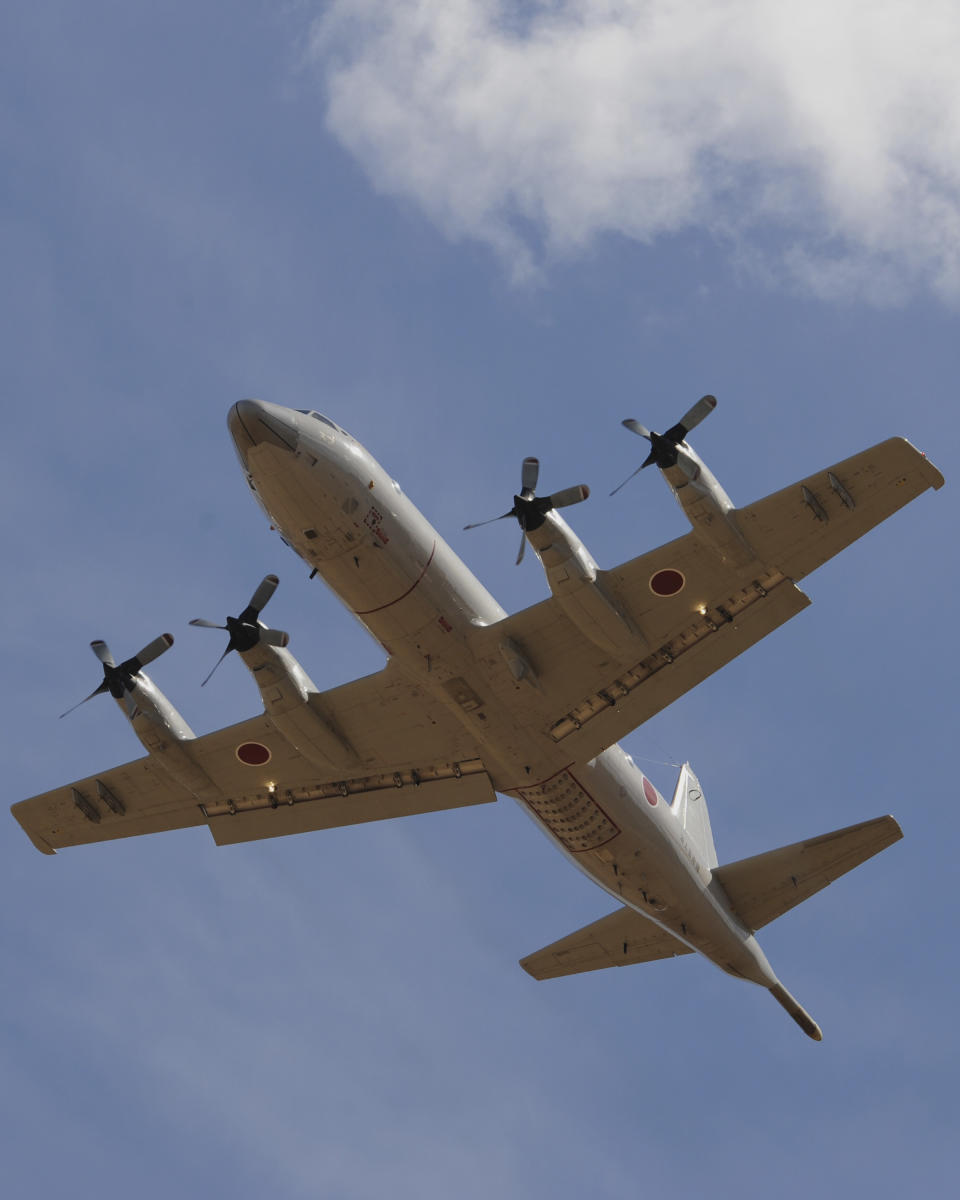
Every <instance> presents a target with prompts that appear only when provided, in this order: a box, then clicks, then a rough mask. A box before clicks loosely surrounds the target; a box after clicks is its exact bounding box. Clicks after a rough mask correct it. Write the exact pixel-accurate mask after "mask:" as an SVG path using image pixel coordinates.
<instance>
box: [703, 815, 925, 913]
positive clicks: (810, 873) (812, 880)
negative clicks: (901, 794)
mask: <svg viewBox="0 0 960 1200" xmlns="http://www.w3.org/2000/svg"><path fill="white" fill-rule="evenodd" d="M902 837H903V832H902V830H901V829H900V826H899V825H898V824H897V822H896V821H895V820H894V819H893V817H877V818H876V819H875V820H873V821H863V822H862V823H861V824H859V825H850V826H849V827H848V828H846V829H838V830H836V831H835V832H834V833H825V834H823V835H822V836H821V837H815V838H810V839H809V840H808V841H805V842H794V844H793V845H792V846H781V847H780V849H779V850H768V851H767V853H766V854H755V855H754V856H753V857H752V858H742V859H740V861H739V862H734V863H728V864H727V865H726V866H723V867H716V868H714V872H713V877H714V879H715V880H716V881H717V882H718V883H719V884H720V885H721V886H722V888H723V890H724V892H725V893H726V895H727V898H728V900H729V901H730V905H731V907H732V908H733V911H734V912H735V913H736V914H737V916H738V917H739V918H740V920H741V921H742V922H743V923H744V925H746V926H747V928H748V929H751V930H757V929H762V928H763V926H764V925H767V924H769V923H770V922H771V921H773V920H775V919H776V918H777V917H779V916H782V915H783V914H784V913H785V912H789V910H790V909H791V908H794V907H795V906H796V905H797V904H800V903H801V902H802V901H804V900H806V899H808V898H809V897H810V896H812V895H813V894H814V893H815V892H819V891H820V889H821V888H825V887H826V886H827V884H828V883H833V881H834V880H835V879H839V878H840V876H841V875H846V873H847V872H848V871H852V870H853V868H854V867H857V866H859V865H860V863H862V862H865V861H866V860H867V859H868V858H872V857H873V855H874V854H879V853H880V851H881V850H885V849H886V848H887V847H888V846H891V845H893V843H894V842H897V841H899V840H900V838H902Z"/></svg>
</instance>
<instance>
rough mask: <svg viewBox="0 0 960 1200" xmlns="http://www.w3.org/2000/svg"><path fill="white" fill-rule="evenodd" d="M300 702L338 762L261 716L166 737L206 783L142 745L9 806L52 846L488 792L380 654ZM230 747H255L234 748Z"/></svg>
mask: <svg viewBox="0 0 960 1200" xmlns="http://www.w3.org/2000/svg"><path fill="white" fill-rule="evenodd" d="M304 709H305V710H307V709H316V710H317V711H318V712H319V713H320V714H321V715H322V717H323V719H324V721H325V722H330V724H331V725H332V726H334V727H335V728H336V730H337V734H338V737H340V738H342V739H343V741H344V743H345V744H346V745H348V746H349V747H350V752H351V758H350V761H349V763H347V765H344V764H342V763H341V764H338V765H333V764H331V765H329V766H326V767H324V766H320V765H318V764H317V763H316V762H314V761H311V760H310V759H307V758H305V757H303V756H302V755H301V754H299V753H298V752H297V751H296V750H295V749H294V748H293V747H292V746H291V745H290V743H289V742H288V741H287V739H286V738H284V737H283V736H281V734H280V733H279V732H278V731H277V729H276V728H275V726H274V725H273V723H272V722H271V721H270V719H269V718H268V717H267V716H266V715H265V714H261V715H260V716H259V717H253V718H252V719H251V720H249V721H242V722H240V723H239V724H237V725H232V726H229V727H227V728H225V729H219V730H217V731H216V732H214V733H209V734H206V735H205V736H203V737H198V738H193V739H190V740H188V741H185V742H182V743H179V744H178V746H176V747H173V749H172V753H173V755H175V756H176V757H178V758H179V756H180V755H181V754H182V755H183V756H186V757H185V759H180V761H181V762H186V764H187V766H188V768H189V767H192V768H193V769H194V770H196V769H199V771H200V772H201V773H202V775H201V778H204V779H205V780H206V781H207V783H208V784H209V786H204V787H203V789H202V791H201V793H200V794H198V793H197V792H195V791H191V790H188V789H187V787H185V786H183V785H182V784H181V783H179V782H177V778H176V775H175V772H173V771H169V770H167V769H166V768H165V767H164V765H163V761H162V758H163V756H155V755H146V756H144V757H143V758H139V759H137V760H135V761H134V762H130V763H126V764H124V765H123V766H119V767H112V768H109V769H108V770H105V771H100V772H98V773H97V774H96V775H93V776H90V777H89V778H87V779H80V780H77V781H76V782H74V783H71V784H67V785H65V786H63V787H57V788H54V789H53V790H52V791H49V792H45V793H43V794H42V795H39V796H34V797H32V798H31V799H29V800H22V801H21V802H20V803H18V804H14V805H13V808H12V811H13V815H14V816H15V817H16V819H17V820H18V821H19V822H20V824H21V825H22V826H23V828H24V830H25V831H26V833H27V835H28V836H29V838H30V840H31V841H32V842H33V844H34V845H35V846H36V847H37V849H38V850H41V851H42V852H43V853H45V854H53V853H55V851H56V850H57V849H58V848H61V847H64V846H76V845H81V844H85V843H89V842H99V841H107V840H110V839H113V838H122V837H132V836H135V835H137V834H144V833H158V832H161V831H164V830H171V829H185V828H189V827H191V826H194V825H207V826H208V827H209V829H210V832H211V834H212V835H213V838H214V841H216V843H217V844H218V845H221V846H222V845H228V844H230V843H234V842H244V841H251V840H254V839H258V838H265V837H276V836H280V835H284V834H290V833H305V832H307V831H309V830H314V829H330V828H333V827H334V826H338V825H352V824H359V823H361V822H364V821H377V820H383V819H386V818H389V817H400V816H407V815H411V814H414V813H423V812H435V811H438V810H440V809H445V808H460V807H463V806H465V805H471V804H485V803H488V802H490V801H493V800H495V799H496V793H495V792H494V790H493V785H492V784H491V782H490V779H489V776H488V775H487V773H486V770H485V768H484V765H483V762H482V761H481V759H480V756H479V752H478V749H477V747H476V745H475V744H474V743H473V742H472V741H471V740H470V739H469V737H468V736H467V735H466V733H465V732H464V730H463V727H462V726H461V725H460V723H459V722H458V721H456V720H455V719H454V718H452V717H451V716H450V715H449V714H448V713H447V712H446V710H445V709H444V708H443V706H442V705H440V704H439V703H438V702H437V701H436V700H434V699H433V698H432V697H431V696H430V695H429V694H425V693H423V692H422V690H421V689H420V688H419V687H418V686H417V685H416V684H415V683H413V682H412V681H409V680H407V678H406V676H405V675H403V673H402V672H401V671H399V670H398V669H397V668H396V667H395V666H394V665H392V664H388V665H387V667H386V668H385V669H384V670H383V671H380V672H379V673H377V674H376V675H368V676H366V677H365V678H363V679H358V680H356V681H354V682H353V683H348V684H345V685H344V686H343V687H340V688H333V689H332V690H330V691H328V692H322V693H316V694H314V695H313V696H311V704H310V705H309V706H304ZM304 715H305V716H307V717H309V712H306V711H305V714H304ZM242 747H257V748H259V749H258V751H257V753H256V754H254V755H250V754H244V755H243V756H241V753H238V752H239V751H241V748H242ZM244 758H248V759H250V758H260V759H261V760H262V761H260V762H245V761H243V759H244ZM173 765H174V766H175V765H176V763H175V762H174V764H173ZM180 777H181V778H183V773H182V772H181V773H180Z"/></svg>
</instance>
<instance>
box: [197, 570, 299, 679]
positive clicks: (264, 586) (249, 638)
mask: <svg viewBox="0 0 960 1200" xmlns="http://www.w3.org/2000/svg"><path fill="white" fill-rule="evenodd" d="M279 582H280V580H279V579H278V578H277V577H276V575H265V576H264V577H263V579H262V580H261V581H260V585H259V587H258V588H257V590H256V591H255V592H254V593H253V595H252V596H251V597H250V603H249V604H248V605H247V607H246V608H245V609H244V610H243V612H242V613H241V614H240V615H239V616H238V617H227V623H226V625H218V624H217V623H216V622H215V621H205V620H203V618H202V617H195V618H194V619H193V620H192V621H191V622H190V624H191V625H196V626H198V627H199V628H200V629H223V630H225V631H226V632H227V633H229V634H230V638H229V641H228V642H227V648H226V650H224V652H223V653H222V654H221V655H220V657H219V658H218V659H217V661H216V662H215V663H214V664H213V670H212V671H211V672H210V674H209V675H208V676H207V678H206V679H205V680H204V681H203V683H202V684H201V685H200V686H201V687H204V686H205V685H206V684H207V683H208V682H209V681H210V678H211V676H212V675H213V672H214V671H215V670H216V669H217V667H219V666H220V664H221V663H222V662H223V660H224V659H225V658H226V657H227V655H228V654H229V653H230V651H231V650H239V651H240V652H241V653H242V652H243V651H245V650H252V649H253V647H254V646H256V645H257V643H258V642H262V643H263V644H264V645H265V646H286V645H287V643H288V642H289V641H290V635H289V634H288V633H284V632H283V630H282V629H268V628H267V627H266V626H265V625H261V624H260V620H259V617H260V612H261V610H262V609H263V608H265V607H266V604H267V601H268V600H269V599H270V597H271V596H272V595H273V593H274V592H275V591H276V590H277V584H278V583H279Z"/></svg>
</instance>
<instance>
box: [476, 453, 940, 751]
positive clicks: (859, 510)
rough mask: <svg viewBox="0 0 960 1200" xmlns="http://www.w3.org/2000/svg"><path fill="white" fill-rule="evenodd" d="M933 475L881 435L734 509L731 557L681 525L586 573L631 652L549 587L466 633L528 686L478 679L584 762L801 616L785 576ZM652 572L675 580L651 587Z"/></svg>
mask: <svg viewBox="0 0 960 1200" xmlns="http://www.w3.org/2000/svg"><path fill="white" fill-rule="evenodd" d="M942 484H943V477H942V476H941V474H940V472H939V471H938V470H937V469H936V467H934V466H933V465H932V464H931V463H929V462H928V461H927V459H926V458H925V457H924V456H923V455H922V454H920V453H919V451H917V450H916V449H915V448H914V447H913V446H911V445H910V443H909V442H907V441H905V440H904V439H903V438H891V439H890V440H888V441H886V442H881V443H880V444H879V445H877V446H874V447H872V448H871V449H869V450H864V451H863V452H862V453H860V454H857V455H854V456H853V457H852V458H848V459H845V460H844V461H842V462H839V463H835V464H834V465H833V466H831V467H828V468H826V469H824V470H823V471H820V472H818V473H817V474H815V475H811V476H809V477H808V478H807V479H804V480H800V481H799V482H797V483H795V484H793V485H791V486H790V487H788V488H784V489H783V490H782V491H779V492H775V493H774V494H773V495H771V496H768V497H766V498H765V499H763V500H760V501H758V502H757V503H755V504H752V505H749V506H748V507H746V508H741V509H737V510H736V511H735V514H734V515H735V518H736V520H737V522H738V525H739V528H740V530H741V533H742V534H743V535H744V537H745V539H746V540H747V542H748V543H749V546H750V549H751V550H752V552H753V553H752V555H751V554H750V553H749V552H748V551H747V550H746V549H745V552H744V555H743V556H742V558H741V560H740V561H738V562H736V563H734V562H728V561H725V560H723V559H721V557H720V556H719V554H718V553H717V552H715V551H713V550H712V549H710V548H709V547H708V546H707V545H706V544H705V543H704V542H703V541H702V540H701V539H700V538H699V537H698V536H697V534H696V532H692V533H688V534H687V535H686V536H685V537H681V538H677V539H676V540H675V541H673V542H669V543H668V544H666V545H664V546H660V547H659V548H658V549H656V550H652V551H650V552H649V553H648V554H643V555H640V557H638V558H634V559H632V560H631V561H629V562H626V563H623V564H621V565H620V566H619V567H614V568H613V569H612V570H609V571H601V572H600V573H599V575H598V581H599V582H601V583H602V585H603V586H604V588H605V589H606V591H607V593H608V594H609V595H610V596H611V597H612V598H613V600H614V601H615V603H616V604H617V605H618V606H619V607H620V609H621V611H622V612H624V613H625V614H626V615H627V616H628V617H629V618H630V620H631V621H632V622H633V624H634V625H635V626H636V627H637V629H638V630H639V631H640V633H641V634H642V638H643V642H642V643H640V644H639V645H638V648H637V651H636V657H635V658H631V659H630V660H626V659H624V658H617V657H614V656H613V655H612V654H610V653H608V652H606V651H603V650H601V649H599V648H598V647H597V646H596V645H594V644H593V643H592V642H591V641H589V639H588V638H587V637H586V636H585V635H584V634H583V633H581V632H580V630H579V629H578V628H577V627H576V626H575V625H574V624H573V623H572V622H571V621H570V620H569V618H568V617H567V616H566V614H565V613H564V611H563V608H562V607H561V605H560V603H559V601H558V600H556V599H555V598H553V597H551V598H550V599H548V600H545V601H542V602H541V603H540V604H536V605H534V606H532V607H531V608H528V609H525V610H524V611H522V612H519V613H516V614H514V615H513V616H510V617H507V618H505V619H504V620H503V621H500V622H497V623H496V624H494V625H488V626H485V627H484V628H482V629H478V630H477V631H476V632H475V633H474V634H473V635H472V636H473V639H474V645H475V647H476V652H477V654H478V655H479V656H480V657H481V658H483V659H484V660H485V662H486V664H487V666H488V675H489V677H490V678H491V679H494V680H496V679H497V678H498V677H497V676H496V675H495V672H494V668H495V667H496V665H497V663H498V661H500V656H501V655H503V654H504V646H505V645H508V646H512V647H515V648H516V649H518V650H519V651H520V652H521V653H522V655H523V657H524V658H525V659H526V660H527V661H528V662H529V663H530V665H531V667H532V671H533V674H534V675H535V677H536V686H530V684H529V683H528V682H527V681H526V680H521V681H520V682H515V681H514V680H513V679H512V678H511V677H510V676H509V675H508V674H507V673H505V672H503V671H502V670H501V671H500V674H499V681H498V682H494V683H492V684H491V685H490V686H491V689H492V690H494V691H496V692H497V696H498V699H499V700H500V702H501V703H502V704H504V705H509V704H511V703H512V704H513V705H514V706H515V707H517V708H518V709H519V710H522V712H523V714H524V718H525V719H526V720H527V723H528V728H529V727H532V729H531V732H534V731H535V732H539V733H540V734H541V735H546V736H548V737H550V738H551V739H552V740H553V741H554V742H557V743H559V742H563V743H564V744H565V745H567V746H568V747H569V758H570V760H571V761H584V760H587V759H590V758H592V757H594V756H595V755H597V754H599V753H600V751H602V750H604V749H606V747H607V746H610V745H612V744H613V743H614V742H617V741H619V740H620V739H621V738H622V737H624V736H625V735H626V734H628V733H630V732H631V731H632V730H634V729H636V728H637V727H638V726H639V725H641V724H643V722H644V721H646V720H648V719H649V718H650V717H652V716H654V715H655V714H656V713H658V712H660V711H661V710H662V709H664V708H666V707H667V705H669V704H671V703H672V702H673V701H674V700H676V699H677V698H678V697H679V696H682V695H683V694H684V693H685V692H687V691H689V690H690V689H691V688H693V687H695V686H696V685H697V684H698V683H700V682H702V681H703V680H704V679H706V678H707V677H708V676H709V675H711V674H713V673H714V672H715V671H717V670H718V669H719V668H720V667H722V666H724V665H725V664H726V663H728V662H730V661H731V660H732V659H734V658H736V657H737V656H738V655H739V654H741V653H742V652H743V651H744V650H746V649H747V648H748V647H750V646H752V645H754V643H756V642H758V641H759V640H760V639H761V638H763V637H765V636H766V635H767V634H768V633H770V632H772V631H773V630H774V629H776V628H777V627H778V626H779V625H782V624H783V623H784V622H785V621H787V620H789V619H790V618H791V617H793V616H795V615H796V614H797V613H798V612H801V611H802V610H803V609H804V608H805V607H806V606H807V605H808V604H809V603H810V601H809V599H808V598H807V596H805V595H804V593H803V592H802V591H801V590H800V589H799V588H798V587H797V586H796V584H795V583H794V580H795V579H798V578H801V577H802V576H804V575H806V574H808V573H809V572H810V571H812V570H813V569H814V568H815V567H817V566H819V565H821V564H822V563H824V562H826V561H827V560H828V559H829V558H831V557H832V556H833V555H835V554H837V553H839V551H840V550H842V549H843V548H844V547H846V546H848V545H849V544H850V543H851V542H853V541H855V540H856V539H857V538H859V537H861V536H862V535H863V534H864V533H866V532H867V531H868V530H870V529H872V528H873V527H874V526H875V525H877V524H878V523H879V522H881V521H883V520H885V519H886V518H887V517H889V516H890V515H891V514H892V513H894V512H896V510H897V509H899V508H901V507H903V505H905V504H907V503H908V502H909V501H910V500H913V499H914V498H915V497H916V496H918V495H919V494H920V493H921V492H923V491H925V490H926V489H927V488H931V487H932V488H938V487H940V486H942ZM660 573H670V575H672V576H673V577H674V578H676V579H680V580H682V586H681V587H680V588H679V590H677V591H675V592H674V593H673V594H671V595H658V594H655V592H654V590H653V581H654V580H655V579H656V578H657V577H658V575H660ZM517 693H520V695H521V696H522V704H519V705H518V701H517Z"/></svg>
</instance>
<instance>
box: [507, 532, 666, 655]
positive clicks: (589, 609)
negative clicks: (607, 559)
mask: <svg viewBox="0 0 960 1200" xmlns="http://www.w3.org/2000/svg"><path fill="white" fill-rule="evenodd" d="M526 534H527V538H528V539H529V541H530V544H531V546H533V548H534V550H536V552H537V555H538V557H539V559H540V561H541V562H542V563H543V569H544V571H545V572H546V575H547V582H548V583H549V585H550V591H551V592H552V593H553V594H554V596H555V597H556V599H557V600H558V601H559V603H560V606H561V608H562V609H563V611H564V612H565V613H566V614H567V616H568V617H569V618H570V620H571V621H572V622H573V624H574V625H576V627H577V628H578V629H579V630H580V632H581V633H582V634H583V635H584V636H585V637H588V638H589V639H590V641H591V642H593V643H594V645H596V646H599V647H600V649H601V650H605V651H607V652H608V653H610V654H615V655H618V656H622V655H626V656H627V657H629V656H631V654H635V653H636V651H637V650H638V648H641V647H643V646H645V645H646V641H645V639H644V637H643V635H642V634H641V633H640V631H639V629H637V627H636V625H635V624H634V623H633V622H632V621H631V620H630V618H629V617H628V616H627V615H626V613H624V612H623V610H622V609H621V608H620V606H619V605H618V604H617V602H616V600H615V599H613V597H611V596H610V595H609V594H608V593H607V591H606V589H605V588H604V586H603V582H602V580H601V578H600V571H599V568H598V566H597V564H596V561H595V560H594V558H593V555H592V554H591V553H590V552H589V550H587V548H586V546H585V545H584V544H583V542H582V541H581V540H580V538H579V537H578V536H577V535H576V534H575V533H574V532H573V530H572V529H571V528H570V526H569V525H568V524H567V523H566V521H565V520H564V519H563V517H561V516H560V515H559V513H556V512H548V513H547V514H546V516H545V518H544V520H543V523H542V524H540V525H538V526H537V527H536V528H535V529H529V528H528V529H527V531H526Z"/></svg>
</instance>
